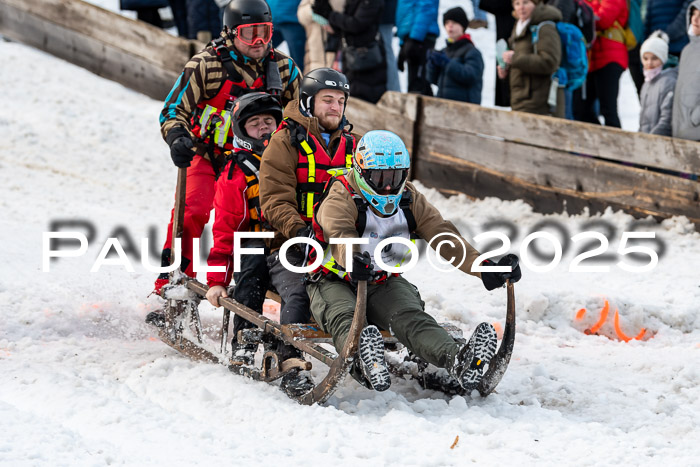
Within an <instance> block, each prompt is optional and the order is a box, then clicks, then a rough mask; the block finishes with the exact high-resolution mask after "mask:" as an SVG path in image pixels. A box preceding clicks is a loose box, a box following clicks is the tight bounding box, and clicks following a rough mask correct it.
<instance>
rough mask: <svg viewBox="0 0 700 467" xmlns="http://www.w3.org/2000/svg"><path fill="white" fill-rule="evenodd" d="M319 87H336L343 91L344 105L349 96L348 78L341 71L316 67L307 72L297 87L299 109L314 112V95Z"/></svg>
mask: <svg viewBox="0 0 700 467" xmlns="http://www.w3.org/2000/svg"><path fill="white" fill-rule="evenodd" d="M321 89H338V90H340V91H343V92H344V93H345V105H347V103H348V97H350V85H349V84H348V79H347V78H346V77H345V75H344V74H342V73H341V72H339V71H337V70H334V69H333V68H316V69H315V70H311V71H310V72H308V73H307V74H306V75H305V76H304V79H303V80H302V81H301V88H300V89H299V105H300V106H301V110H303V111H305V112H309V113H310V114H311V115H313V113H314V100H313V98H314V96H315V95H316V94H317V93H318V92H319V91H320V90H321Z"/></svg>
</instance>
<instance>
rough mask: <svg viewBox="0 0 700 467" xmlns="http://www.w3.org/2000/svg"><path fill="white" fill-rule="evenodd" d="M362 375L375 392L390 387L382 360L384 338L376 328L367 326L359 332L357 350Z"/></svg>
mask: <svg viewBox="0 0 700 467" xmlns="http://www.w3.org/2000/svg"><path fill="white" fill-rule="evenodd" d="M357 354H358V356H359V357H360V368H361V369H362V375H363V376H364V377H365V379H367V381H369V384H370V385H371V386H372V389H374V390H375V391H379V392H381V391H386V390H387V389H389V386H391V376H390V375H389V369H388V368H387V366H386V361H385V360H384V338H383V337H382V333H381V332H379V329H377V326H372V325H370V326H367V327H366V328H364V329H363V330H362V331H361V332H360V342H359V349H358V351H357Z"/></svg>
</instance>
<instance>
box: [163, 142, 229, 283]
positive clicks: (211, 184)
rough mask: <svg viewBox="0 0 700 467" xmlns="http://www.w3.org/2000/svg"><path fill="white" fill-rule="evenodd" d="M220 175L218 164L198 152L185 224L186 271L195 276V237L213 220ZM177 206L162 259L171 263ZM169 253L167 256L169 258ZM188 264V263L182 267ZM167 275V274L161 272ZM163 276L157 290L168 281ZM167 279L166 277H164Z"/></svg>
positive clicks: (189, 180) (189, 183) (189, 185)
mask: <svg viewBox="0 0 700 467" xmlns="http://www.w3.org/2000/svg"><path fill="white" fill-rule="evenodd" d="M215 182H216V177H215V175H214V168H213V167H212V165H211V162H209V160H207V159H205V158H204V157H202V156H200V155H195V156H194V159H192V163H191V165H190V166H189V167H188V168H187V190H186V194H185V218H184V222H183V226H182V227H183V228H182V265H181V269H182V270H183V272H184V273H185V274H187V275H188V276H190V277H194V276H195V274H194V271H193V264H192V239H194V238H199V237H200V236H201V235H202V231H203V230H204V226H205V225H207V222H209V215H210V214H211V210H212V209H213V207H214V193H215V192H216V183H215ZM174 214H175V209H174V208H173V210H172V211H171V213H170V223H169V224H168V231H167V236H166V237H165V244H164V245H163V257H162V260H163V262H165V261H166V260H167V263H166V264H170V261H169V259H170V257H171V256H170V255H171V253H170V249H171V247H172V236H173V234H172V232H173V216H174ZM166 256H167V259H166ZM182 266H185V267H182ZM161 276H163V274H161ZM161 276H159V277H158V279H156V282H155V291H156V293H159V292H160V288H161V287H162V286H163V285H164V284H165V283H167V276H168V275H167V274H165V275H164V277H161ZM163 279H165V281H164V280H163Z"/></svg>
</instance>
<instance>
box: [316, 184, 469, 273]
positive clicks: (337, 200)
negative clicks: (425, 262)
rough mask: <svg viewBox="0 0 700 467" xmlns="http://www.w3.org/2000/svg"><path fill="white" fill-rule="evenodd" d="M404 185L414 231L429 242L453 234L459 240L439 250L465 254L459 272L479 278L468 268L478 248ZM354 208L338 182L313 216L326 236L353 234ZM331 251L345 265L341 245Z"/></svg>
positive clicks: (410, 186) (452, 254) (445, 255)
mask: <svg viewBox="0 0 700 467" xmlns="http://www.w3.org/2000/svg"><path fill="white" fill-rule="evenodd" d="M347 180H348V182H349V184H350V186H351V187H352V188H353V190H355V192H356V193H359V192H360V190H359V189H358V187H357V184H356V183H355V179H354V177H353V176H350V175H349V176H348V177H347ZM406 189H407V190H409V191H410V192H411V193H412V195H413V203H412V204H411V205H410V209H411V212H412V213H413V217H414V218H415V220H416V226H417V227H416V233H417V234H418V235H419V236H420V237H421V238H422V239H424V240H426V241H428V242H430V240H431V239H433V238H434V237H435V236H437V235H438V234H441V233H452V234H455V235H457V236H458V237H459V238H460V239H461V240H462V245H464V247H462V245H460V244H459V242H457V241H453V243H454V247H450V246H448V245H447V244H443V246H442V248H440V254H441V256H442V257H443V258H445V259H447V260H450V259H451V258H460V259H461V258H465V257H466V260H465V261H463V262H462V264H461V266H460V267H459V269H460V270H461V271H462V272H466V273H467V274H471V275H472V276H476V277H479V278H481V273H479V272H472V271H471V267H472V263H474V261H475V260H476V258H477V257H478V256H479V252H478V251H476V250H475V249H474V247H472V246H471V245H470V244H469V242H467V241H466V240H464V239H463V238H462V237H461V236H460V234H459V231H458V230H457V227H455V226H454V224H452V222H450V221H447V220H445V219H443V217H442V215H441V214H440V211H438V210H437V208H436V207H435V206H433V205H432V204H430V203H429V202H428V200H427V199H426V198H425V196H423V194H422V193H420V192H419V191H418V190H417V189H416V187H414V186H413V184H412V183H411V182H407V183H406ZM357 217H358V211H357V206H356V205H355V202H354V201H353V199H352V196H351V194H350V193H349V192H348V190H346V189H345V187H344V186H343V184H342V183H334V184H333V187H332V188H331V191H330V193H328V196H327V197H326V199H325V200H324V201H323V203H321V205H320V207H319V208H318V211H317V212H316V220H317V221H318V224H319V225H320V226H321V228H322V229H323V236H324V237H325V239H326V240H328V239H331V238H357V237H359V233H358V232H357V229H356V227H355V223H356V222H357ZM435 245H436V242H432V243H431V244H430V246H432V247H435ZM331 253H332V254H333V258H334V259H335V261H336V262H337V263H338V264H340V265H341V266H343V267H345V266H346V265H345V245H337V244H332V245H331Z"/></svg>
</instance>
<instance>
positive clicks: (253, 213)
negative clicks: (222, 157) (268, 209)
mask: <svg viewBox="0 0 700 467" xmlns="http://www.w3.org/2000/svg"><path fill="white" fill-rule="evenodd" d="M226 159H227V160H231V165H230V166H229V169H228V179H229V180H231V178H232V177H233V170H234V168H235V167H236V166H238V167H240V168H241V171H242V172H243V175H244V176H245V181H246V186H247V187H248V189H247V190H246V198H247V199H248V214H249V216H250V217H249V218H250V220H249V222H248V230H249V231H250V232H262V224H261V221H260V219H261V217H262V216H261V214H260V212H261V211H260V182H259V179H258V175H259V172H260V159H261V157H260V156H258V155H255V154H253V153H252V152H249V151H246V150H245V149H240V148H236V149H235V150H234V151H232V152H230V153H227V154H226Z"/></svg>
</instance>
